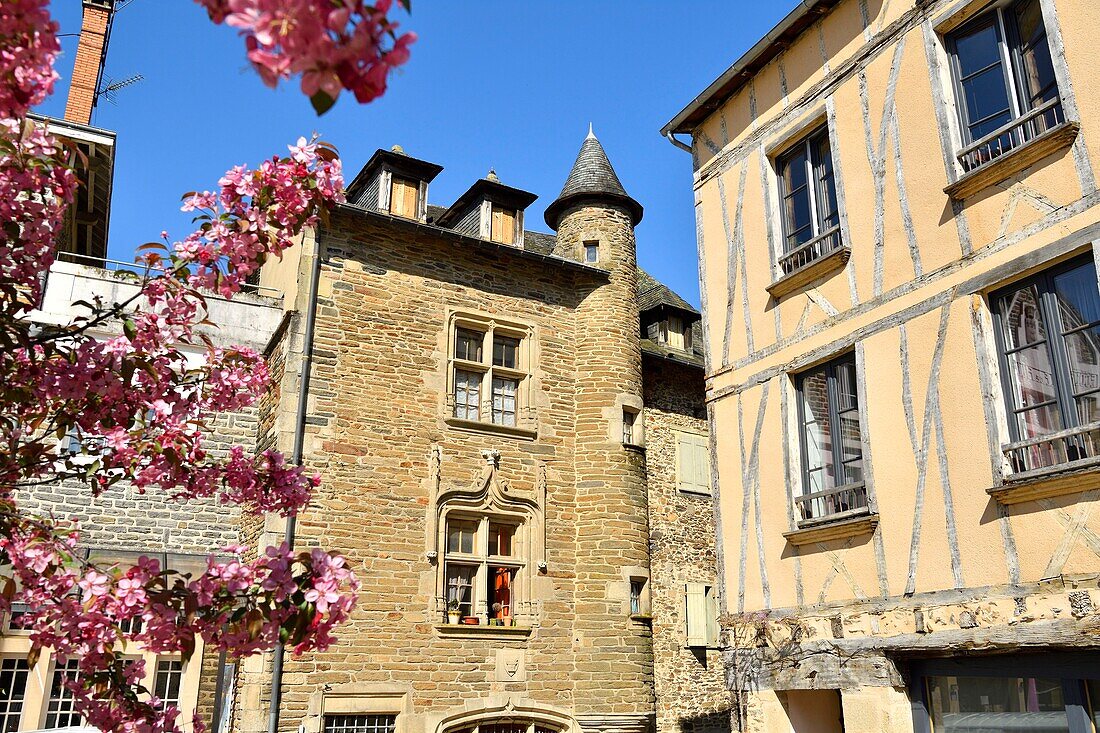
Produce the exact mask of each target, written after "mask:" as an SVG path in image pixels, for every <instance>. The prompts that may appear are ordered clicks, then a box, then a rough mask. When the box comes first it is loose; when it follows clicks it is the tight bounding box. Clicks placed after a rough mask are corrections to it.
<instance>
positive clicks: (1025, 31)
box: [1016, 0, 1058, 107]
mask: <svg viewBox="0 0 1100 733" xmlns="http://www.w3.org/2000/svg"><path fill="white" fill-rule="evenodd" d="M1016 29H1017V32H1018V35H1019V37H1020V42H1021V43H1020V66H1021V67H1022V69H1021V76H1022V77H1023V78H1022V80H1021V81H1022V83H1023V85H1024V89H1025V91H1026V95H1027V101H1028V103H1029V105H1028V106H1029V107H1036V106H1038V105H1040V104H1042V103H1043V102H1046V101H1048V100H1051V99H1054V98H1055V97H1057V96H1058V84H1057V82H1056V81H1055V78H1054V65H1053V64H1052V63H1051V61H1050V45H1049V44H1048V43H1047V36H1046V28H1045V27H1043V11H1042V9H1041V8H1040V7H1039V2H1038V0H1027V1H1026V2H1022V3H1017V4H1016Z"/></svg>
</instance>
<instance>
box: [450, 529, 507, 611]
mask: <svg viewBox="0 0 1100 733" xmlns="http://www.w3.org/2000/svg"><path fill="white" fill-rule="evenodd" d="M520 529H521V525H520V523H519V521H518V520H515V519H511V520H510V519H505V518H498V517H492V518H490V517H476V518H475V517H469V518H467V517H449V518H448V519H447V534H446V537H447V544H446V555H445V557H444V575H445V578H446V583H445V586H446V606H447V610H458V611H459V613H461V614H462V615H463V616H467V617H468V616H479V617H481V616H483V617H485V618H486V619H487V620H488V622H489V623H494V622H495V623H498V624H499V625H505V626H510V625H512V619H513V618H514V617H515V598H514V595H513V594H514V591H515V589H516V578H517V576H518V574H519V573H520V572H521V571H522V570H523V569H524V567H525V565H526V563H525V562H524V561H523V559H522V554H521V551H522V547H521V546H520V544H521V542H520V539H521V533H520ZM456 605H457V609H455V608H453V607H454V606H456Z"/></svg>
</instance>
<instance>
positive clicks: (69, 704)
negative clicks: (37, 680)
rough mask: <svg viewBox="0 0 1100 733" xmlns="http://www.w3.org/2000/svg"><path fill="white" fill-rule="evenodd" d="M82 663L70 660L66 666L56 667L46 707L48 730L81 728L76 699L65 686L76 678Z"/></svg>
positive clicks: (59, 665) (58, 665)
mask: <svg viewBox="0 0 1100 733" xmlns="http://www.w3.org/2000/svg"><path fill="white" fill-rule="evenodd" d="M79 664H80V662H79V660H76V659H70V660H69V661H68V662H66V663H65V664H57V665H55V666H54V670H53V678H52V680H51V682H50V698H49V702H48V704H47V706H46V726H45V727H47V728H66V727H68V726H79V725H80V724H81V722H80V716H79V715H78V714H77V713H76V712H75V710H74V708H75V706H76V699H75V698H74V697H73V693H72V692H71V691H70V690H69V688H68V687H66V686H65V681H66V680H71V679H75V678H76V673H77V669H78V666H79Z"/></svg>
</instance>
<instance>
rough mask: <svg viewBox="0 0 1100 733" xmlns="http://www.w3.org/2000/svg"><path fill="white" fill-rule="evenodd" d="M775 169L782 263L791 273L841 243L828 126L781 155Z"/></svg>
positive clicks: (783, 269)
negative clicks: (781, 219) (781, 226)
mask: <svg viewBox="0 0 1100 733" xmlns="http://www.w3.org/2000/svg"><path fill="white" fill-rule="evenodd" d="M776 169H777V171H778V173H779V194H780V199H781V208H782V211H783V256H782V257H780V259H779V265H780V269H781V270H782V271H783V274H784V275H789V274H790V273H792V272H794V271H796V270H799V269H801V268H802V267H805V266H806V265H808V264H810V263H811V262H813V261H814V260H817V259H820V258H821V257H824V256H825V255H827V254H829V253H830V252H832V251H833V250H835V249H837V248H838V247H840V245H841V238H840V209H839V208H838V207H837V203H836V180H835V177H834V175H833V156H832V152H831V150H830V148H829V131H828V129H826V128H822V129H820V130H817V131H816V132H814V133H813V134H811V135H810V136H808V137H807V138H806V139H805V140H803V141H802V142H800V143H798V144H797V145H795V146H794V147H793V148H792V149H790V150H788V151H787V152H786V153H784V154H783V155H782V156H780V157H779V159H778V160H777V164H776Z"/></svg>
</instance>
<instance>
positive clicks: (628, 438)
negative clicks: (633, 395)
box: [623, 408, 641, 445]
mask: <svg viewBox="0 0 1100 733" xmlns="http://www.w3.org/2000/svg"><path fill="white" fill-rule="evenodd" d="M637 422H638V413H637V412H635V411H634V410H631V409H627V408H624V409H623V444H624V445H639V444H640V441H639V438H640V437H641V436H640V435H639V434H638V433H639V430H640V426H639V425H638V424H637Z"/></svg>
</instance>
